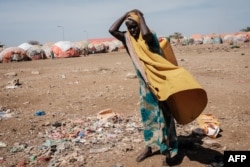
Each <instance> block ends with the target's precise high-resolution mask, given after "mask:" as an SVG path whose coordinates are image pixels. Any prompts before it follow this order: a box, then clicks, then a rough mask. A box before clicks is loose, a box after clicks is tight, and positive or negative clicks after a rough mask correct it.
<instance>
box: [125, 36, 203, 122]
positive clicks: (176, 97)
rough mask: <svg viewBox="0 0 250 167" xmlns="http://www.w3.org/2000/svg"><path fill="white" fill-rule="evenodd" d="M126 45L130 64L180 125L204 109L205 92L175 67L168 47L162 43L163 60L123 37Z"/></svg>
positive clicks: (139, 42) (173, 58) (161, 57)
mask: <svg viewBox="0 0 250 167" xmlns="http://www.w3.org/2000/svg"><path fill="white" fill-rule="evenodd" d="M125 37H126V44H127V47H128V50H129V53H130V56H131V59H132V61H133V63H134V64H135V66H136V68H137V69H138V70H139V71H140V73H141V75H142V77H143V78H144V80H145V82H146V83H147V85H148V86H149V88H150V89H151V91H152V92H153V93H154V94H155V96H156V97H157V98H158V100H159V101H164V102H166V103H167V104H168V106H169V108H170V110H171V112H172V114H173V116H174V117H175V119H176V120H177V122H178V123H180V124H187V123H189V122H192V121H193V120H194V119H196V118H197V117H198V116H199V115H200V114H201V112H202V111H203V110H204V109H205V107H206V105H207V94H206V91H205V90H204V89H203V88H202V87H201V86H200V84H199V83H198V82H197V81H196V80H195V79H194V78H193V76H192V75H191V74H190V73H189V72H188V71H187V70H185V69H184V68H182V67H180V66H177V61H176V58H175V56H174V53H173V50H172V48H171V45H170V44H169V43H168V42H167V40H165V39H164V40H162V41H161V42H160V46H161V49H162V52H163V56H161V55H158V54H157V53H154V52H151V51H150V50H149V47H148V45H147V44H146V43H145V41H144V40H143V39H142V36H141V34H140V35H139V39H137V40H135V39H134V38H133V37H132V36H131V35H130V33H129V32H127V33H126V35H125Z"/></svg>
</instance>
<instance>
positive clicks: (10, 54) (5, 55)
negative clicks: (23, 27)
mask: <svg viewBox="0 0 250 167" xmlns="http://www.w3.org/2000/svg"><path fill="white" fill-rule="evenodd" d="M23 60H30V59H29V58H28V56H27V55H26V52H25V50H23V49H22V48H19V47H8V48H5V49H4V50H3V51H2V52H1V53H0V62H3V63H8V62H11V61H23Z"/></svg>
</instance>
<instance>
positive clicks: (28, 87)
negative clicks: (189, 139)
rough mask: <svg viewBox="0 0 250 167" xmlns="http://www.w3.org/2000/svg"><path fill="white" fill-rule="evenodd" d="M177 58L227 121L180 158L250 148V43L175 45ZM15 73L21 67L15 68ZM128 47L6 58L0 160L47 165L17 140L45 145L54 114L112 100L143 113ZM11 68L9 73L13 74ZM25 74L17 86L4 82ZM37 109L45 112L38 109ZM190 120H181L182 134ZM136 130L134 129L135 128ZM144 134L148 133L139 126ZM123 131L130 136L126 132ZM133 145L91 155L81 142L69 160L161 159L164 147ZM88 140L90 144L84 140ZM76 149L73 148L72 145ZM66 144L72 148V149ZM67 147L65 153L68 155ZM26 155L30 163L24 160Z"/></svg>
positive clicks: (194, 160)
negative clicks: (144, 154)
mask: <svg viewBox="0 0 250 167" xmlns="http://www.w3.org/2000/svg"><path fill="white" fill-rule="evenodd" d="M173 49H174V52H175V54H176V57H177V59H178V63H179V65H180V66H183V67H185V68H186V69H187V70H188V71H190V72H191V73H192V74H193V76H194V77H195V78H196V79H197V80H198V82H199V83H200V84H201V85H202V86H203V88H204V89H205V90H206V91H207V94H208V99H209V102H208V105H207V107H206V109H205V110H204V113H211V114H213V115H214V116H215V117H216V118H218V120H219V121H220V122H221V132H220V134H219V136H218V137H217V138H216V139H209V138H208V137H206V136H205V137H204V138H203V139H202V141H204V140H208V141H210V140H213V141H214V142H215V143H216V144H214V145H209V146H206V145H204V143H201V144H200V145H196V146H195V147H192V148H191V147H190V148H180V153H181V155H182V156H181V159H180V161H179V163H178V164H177V166H183V167H186V166H192V167H200V166H206V165H209V164H210V163H211V162H212V161H213V160H214V158H215V157H216V155H222V154H223V151H224V150H250V140H249V137H247V136H249V135H247V134H249V129H250V115H249V114H250V111H249V109H250V108H249V102H250V86H249V85H250V64H249V63H250V44H249V43H247V44H243V45H241V46H240V47H239V48H230V46H229V45H228V44H219V45H200V46H174V47H173ZM11 73H16V75H13V74H11ZM129 73H134V69H133V66H132V63H131V61H130V59H129V57H128V56H127V54H126V52H125V51H119V52H114V53H106V54H95V55H89V56H88V57H78V58H64V59H54V60H52V59H48V60H36V61H29V62H12V63H6V64H4V63H2V64H0V107H1V108H0V109H1V112H2V113H3V112H5V113H6V110H8V112H9V113H11V114H13V116H12V117H10V118H1V120H0V144H1V143H2V144H6V146H3V145H2V146H0V166H6V167H7V166H8V167H9V166H18V165H19V166H21V165H23V166H48V165H49V164H50V162H42V161H39V162H35V161H34V159H33V160H32V162H33V163H31V156H32V155H31V154H30V153H31V152H29V153H27V150H25V149H24V150H21V151H16V152H11V151H10V150H11V148H13V146H16V145H17V144H22V143H26V144H27V145H28V146H32V147H33V148H34V147H39V146H41V145H42V143H43V142H44V141H45V138H44V137H39V135H40V134H43V133H45V131H46V129H47V128H48V127H51V125H52V124H53V123H55V122H67V120H69V119H84V118H86V117H88V116H93V115H95V114H96V113H98V112H99V111H101V110H103V109H106V108H111V109H112V111H114V112H116V113H118V114H121V115H123V116H124V117H125V118H126V117H132V118H133V117H134V118H139V116H138V110H139V106H138V98H139V96H138V80H137V79H136V78H135V79H130V78H128V77H127V74H129ZM8 74H9V75H8ZM16 79H19V83H20V85H19V86H18V88H15V89H6V86H8V85H10V84H11V83H13V80H16ZM38 110H43V111H45V113H46V114H45V115H43V116H34V113H35V112H36V111H38ZM185 127H188V128H189V126H188V125H186V126H180V128H179V129H178V133H179V134H182V131H185ZM129 135H131V136H133V133H131V134H129ZM134 135H135V136H134V137H136V138H137V139H141V140H142V135H141V134H140V133H139V135H138V134H134ZM123 137H126V135H125V134H124V136H123ZM129 144H130V145H131V146H132V147H133V148H132V149H127V150H125V151H117V147H114V148H113V149H111V150H110V151H107V152H101V153H97V154H91V155H89V148H86V147H85V145H84V144H83V145H82V146H81V147H79V148H82V149H79V150H78V151H77V154H75V157H77V156H81V155H83V159H84V160H82V162H81V161H79V160H78V161H77V160H74V161H73V160H72V161H70V162H69V164H68V165H67V166H91V167H92V166H95V167H98V166H107V167H112V166H114V167H119V166H120V167H121V166H124V167H132V166H138V167H158V166H162V160H164V155H160V154H157V153H156V154H155V155H154V156H152V157H149V158H147V159H145V160H144V161H143V162H140V163H137V162H136V161H135V158H136V156H137V155H138V154H139V153H140V152H141V151H142V150H143V148H144V144H143V142H140V140H139V142H133V141H131V142H130V143H129ZM84 147H85V148H84ZM71 151H72V150H71ZM66 152H67V150H66ZM67 155H69V153H64V154H62V156H65V157H66V156H67ZM24 162H26V165H24V164H25V163H24Z"/></svg>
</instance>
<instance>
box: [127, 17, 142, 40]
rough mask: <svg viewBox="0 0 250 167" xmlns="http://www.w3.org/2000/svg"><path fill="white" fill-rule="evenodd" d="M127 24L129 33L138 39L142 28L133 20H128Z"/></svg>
mask: <svg viewBox="0 0 250 167" xmlns="http://www.w3.org/2000/svg"><path fill="white" fill-rule="evenodd" d="M126 26H127V28H128V31H129V33H130V34H131V35H132V36H133V37H134V38H135V39H138V37H139V34H140V28H139V26H138V24H137V23H136V22H135V21H133V20H127V21H126Z"/></svg>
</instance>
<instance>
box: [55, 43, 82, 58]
mask: <svg viewBox="0 0 250 167" xmlns="http://www.w3.org/2000/svg"><path fill="white" fill-rule="evenodd" d="M51 51H52V52H53V54H54V57H56V58H63V57H79V56H80V54H79V50H78V49H77V47H76V46H75V45H74V43H73V42H70V41H59V42H56V43H55V44H54V45H53V46H52V48H51Z"/></svg>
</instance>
